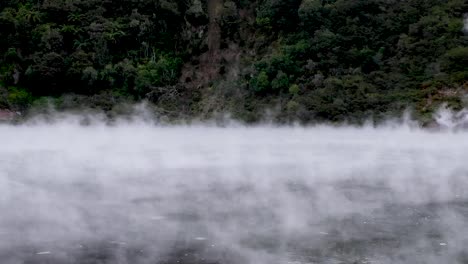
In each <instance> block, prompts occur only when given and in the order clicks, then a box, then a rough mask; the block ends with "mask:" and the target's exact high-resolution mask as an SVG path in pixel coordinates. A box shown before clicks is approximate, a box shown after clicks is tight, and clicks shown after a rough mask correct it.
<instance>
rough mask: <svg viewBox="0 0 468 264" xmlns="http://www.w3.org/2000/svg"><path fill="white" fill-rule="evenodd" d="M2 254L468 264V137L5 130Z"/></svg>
mask: <svg viewBox="0 0 468 264" xmlns="http://www.w3.org/2000/svg"><path fill="white" fill-rule="evenodd" d="M0 141H1V144H0V263H5V264H59V263H60V264H68V263H76V264H110V263H119V264H140V263H141V264H169V263H174V264H177V263H179V264H184V263H190V264H192V263H193V264H195V263H200V264H202V263H207V264H215V263H219V264H248V263H252V264H266V263H278V264H280V263H281V264H288V263H289V264H293V263H294V264H301V263H468V247H467V246H466V245H467V244H468V180H467V179H468V162H467V157H468V134H467V133H464V132H451V131H439V132H430V131H424V130H422V129H418V128H411V127H407V126H393V127H391V126H387V127H380V128H373V127H362V128H355V127H345V126H342V127H329V126H315V127H309V128H303V127H274V126H264V127H250V128H247V127H242V126H232V127H224V128H219V127H214V126H202V125H197V126H188V125H187V126H154V125H149V124H146V123H138V122H135V123H127V124H126V123H120V124H116V125H114V126H107V125H103V124H93V125H88V126H82V125H79V124H77V123H76V122H65V121H62V122H57V123H41V122H39V123H35V124H33V123H31V124H23V125H16V126H14V125H1V126H0Z"/></svg>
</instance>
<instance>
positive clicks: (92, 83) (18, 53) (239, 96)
mask: <svg viewBox="0 0 468 264" xmlns="http://www.w3.org/2000/svg"><path fill="white" fill-rule="evenodd" d="M214 9H215V10H213V6H209V5H208V2H207V1H201V0H187V1H175V0H158V1H154V0H139V1H134V0H132V1H98V0H87V1H81V0H41V1H30V0H27V1H0V27H1V29H2V30H0V83H1V84H2V86H3V88H2V91H1V92H0V98H1V100H0V104H1V105H3V106H4V105H7V106H8V107H24V106H26V105H29V104H30V101H31V100H32V99H31V98H33V97H32V96H34V98H36V97H41V96H54V97H58V98H62V99H63V100H62V101H63V102H62V103H61V104H60V105H62V106H64V107H65V106H69V105H72V104H73V102H75V101H76V102H78V101H79V102H83V101H86V100H85V99H83V98H86V97H89V98H93V100H90V102H94V103H95V105H96V107H99V106H102V107H103V108H105V109H110V108H112V107H111V105H112V103H111V102H110V101H112V100H114V99H115V98H116V97H118V98H133V99H141V98H153V97H154V98H155V99H154V100H152V101H154V102H156V103H158V104H160V105H158V106H159V107H163V108H164V107H167V108H168V109H172V110H173V111H175V110H174V109H177V110H181V109H184V111H187V112H190V111H205V110H206V109H212V110H213V109H216V111H219V112H222V111H223V110H226V109H223V108H222V107H223V106H224V105H226V107H227V105H229V109H236V115H238V116H242V117H245V119H247V120H250V121H253V120H258V117H259V114H258V113H261V112H262V108H263V107H271V106H272V105H273V104H274V105H278V104H279V105H281V106H282V107H283V110H285V112H286V113H284V115H285V116H283V118H284V119H285V120H288V117H287V115H291V116H290V117H294V118H299V119H300V120H302V121H304V122H309V121H312V120H316V119H321V120H333V121H342V120H345V119H346V120H348V121H349V120H360V119H364V118H368V117H370V116H372V117H374V116H376V115H381V116H383V115H384V113H387V112H391V113H397V112H399V111H402V110H403V109H405V108H408V107H414V108H415V109H417V110H418V111H419V110H420V111H426V112H427V111H429V110H427V109H432V108H433V107H431V106H428V104H430V103H428V102H432V101H437V102H438V103H440V102H442V101H444V100H445V101H448V102H450V104H449V105H451V106H453V107H460V105H461V104H460V100H459V98H458V97H459V95H456V96H453V97H454V98H452V97H448V96H445V97H444V96H439V97H437V98H438V99H437V100H435V99H434V98H435V97H436V96H435V95H437V94H439V93H438V92H437V91H439V90H440V89H455V90H461V88H463V87H466V82H467V79H468V68H467V65H468V63H467V57H468V55H467V54H468V50H467V48H466V47H468V40H467V38H466V35H465V34H464V32H463V31H462V28H463V16H464V14H465V13H466V10H468V4H467V2H466V1H463V0H430V1H427V0H408V1H396V0H385V1H382V0H255V1H247V0H225V1H220V2H217V4H215V8H214ZM218 47H219V48H218ZM227 82H229V83H235V84H236V87H237V88H236V89H229V91H230V92H231V93H233V95H232V96H226V95H220V92H219V91H218V92H212V91H213V90H214V89H212V90H210V88H208V87H216V84H219V83H227ZM464 85H465V86H464ZM13 86H14V87H21V88H11V87H13ZM5 87H10V88H8V89H7V88H5ZM7 90H8V91H7ZM64 94H67V95H69V94H75V95H73V96H71V97H70V98H74V99H73V100H72V99H70V98H68V97H66V96H65V97H64ZM218 96H222V97H223V99H222V100H220V99H219V98H214V97H218ZM457 96H458V97H457ZM64 98H67V99H64ZM76 98H80V99H79V100H78V99H76ZM233 98H236V99H235V101H234V99H233ZM75 99H76V100H75ZM433 99H434V100H433ZM213 102H223V103H219V105H218V106H216V107H213V106H212V104H213ZM286 102H287V103H286ZM200 109H204V110H200ZM241 109H245V112H242V110H241ZM426 112H425V114H426V115H427V113H426ZM185 114H187V113H185ZM188 114H194V115H196V114H197V113H191V112H190V113H188Z"/></svg>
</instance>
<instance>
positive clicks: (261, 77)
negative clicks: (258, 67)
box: [250, 71, 270, 92]
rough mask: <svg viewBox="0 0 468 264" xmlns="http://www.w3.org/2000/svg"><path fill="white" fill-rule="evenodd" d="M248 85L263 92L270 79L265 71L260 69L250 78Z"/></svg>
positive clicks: (267, 87) (267, 86) (268, 86)
mask: <svg viewBox="0 0 468 264" xmlns="http://www.w3.org/2000/svg"><path fill="white" fill-rule="evenodd" d="M250 86H251V87H252V89H253V90H254V91H256V92H263V91H266V90H267V89H269V88H270V80H269V78H268V74H267V73H266V72H265V71H261V72H260V73H259V74H258V75H257V76H255V77H253V78H252V79H251V80H250Z"/></svg>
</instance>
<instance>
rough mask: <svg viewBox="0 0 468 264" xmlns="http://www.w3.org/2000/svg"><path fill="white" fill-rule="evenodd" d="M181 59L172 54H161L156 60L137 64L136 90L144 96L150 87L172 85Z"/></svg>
mask: <svg viewBox="0 0 468 264" xmlns="http://www.w3.org/2000/svg"><path fill="white" fill-rule="evenodd" d="M181 66H182V60H181V59H180V58H176V57H172V56H161V57H159V59H158V60H157V61H150V62H148V63H146V64H143V65H140V66H138V70H137V75H136V80H135V84H136V92H137V94H138V95H139V96H144V95H145V94H146V93H147V92H149V90H150V89H151V88H154V87H161V86H166V85H173V84H175V83H176V82H177V78H178V76H179V72H180V67H181Z"/></svg>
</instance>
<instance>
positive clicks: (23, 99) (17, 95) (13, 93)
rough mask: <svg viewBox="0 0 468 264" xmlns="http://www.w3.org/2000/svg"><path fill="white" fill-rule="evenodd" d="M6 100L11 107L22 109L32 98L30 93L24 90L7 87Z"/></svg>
mask: <svg viewBox="0 0 468 264" xmlns="http://www.w3.org/2000/svg"><path fill="white" fill-rule="evenodd" d="M7 100H8V102H9V103H10V105H12V106H15V107H17V108H24V107H27V106H29V105H30V104H31V102H32V101H33V97H32V95H31V93H29V92H28V91H27V90H26V89H24V88H19V87H9V89H8V97H7Z"/></svg>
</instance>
